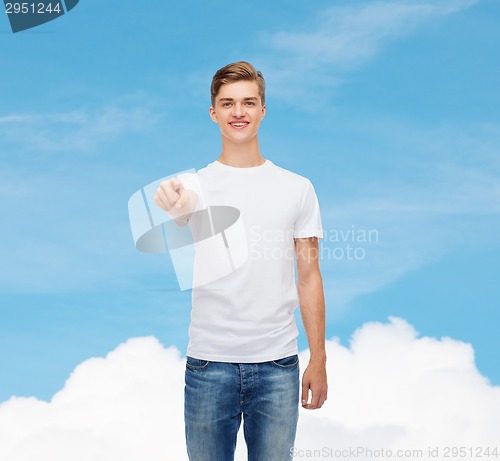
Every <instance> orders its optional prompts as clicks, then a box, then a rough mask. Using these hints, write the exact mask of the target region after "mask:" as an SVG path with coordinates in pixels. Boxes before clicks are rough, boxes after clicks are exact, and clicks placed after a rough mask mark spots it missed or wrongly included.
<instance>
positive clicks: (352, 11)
mask: <svg viewBox="0 0 500 461" xmlns="http://www.w3.org/2000/svg"><path fill="white" fill-rule="evenodd" d="M477 2H478V0H449V1H443V0H428V1H391V2H389V1H375V2H362V3H361V4H359V3H357V4H356V3H355V2H350V4H349V5H348V6H344V5H342V6H331V7H328V8H325V9H322V10H321V11H319V12H318V13H317V15H316V19H314V20H312V21H311V20H310V19H308V18H303V20H302V25H298V26H297V27H296V30H294V31H287V30H281V31H276V32H272V33H267V32H265V33H263V34H262V37H261V38H262V42H263V43H264V44H265V45H266V47H268V49H269V52H268V53H269V55H264V56H262V57H261V58H260V59H259V58H257V59H256V61H257V62H262V64H263V66H262V67H263V68H264V70H265V75H266V80H267V82H268V85H269V87H272V91H271V93H272V94H273V96H276V97H280V96H281V97H289V96H290V95H292V96H293V97H294V100H296V98H299V97H300V96H301V95H303V94H304V93H307V95H308V98H309V99H308V103H309V104H311V103H312V102H314V103H321V101H320V100H315V98H314V94H317V93H318V91H317V87H318V85H324V86H328V87H329V88H330V89H331V87H332V86H335V85H337V84H339V83H341V82H342V81H343V77H342V74H343V73H345V72H346V71H348V70H352V69H354V68H357V67H359V66H360V65H362V64H364V63H365V62H367V61H368V60H370V59H371V58H373V57H374V56H376V55H377V54H378V53H379V52H380V51H381V49H382V48H383V47H384V46H385V45H386V43H388V42H389V41H391V40H395V39H398V38H400V37H403V36H407V35H410V34H412V33H414V32H415V30H416V29H417V28H418V27H420V26H421V25H422V24H425V23H426V22H428V21H430V20H432V19H434V18H439V17H444V16H447V15H450V14H452V13H455V12H458V11H460V10H464V9H466V8H469V7H471V6H472V5H474V4H475V3H477ZM352 3H354V4H352ZM311 82H314V85H313V87H314V90H315V91H314V92H313V91H311ZM319 93H321V94H324V92H319Z"/></svg>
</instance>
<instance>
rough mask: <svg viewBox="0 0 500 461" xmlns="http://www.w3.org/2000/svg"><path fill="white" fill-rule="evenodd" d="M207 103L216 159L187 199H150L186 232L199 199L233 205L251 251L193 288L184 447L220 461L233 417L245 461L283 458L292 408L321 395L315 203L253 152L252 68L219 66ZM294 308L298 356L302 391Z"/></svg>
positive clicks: (261, 107) (173, 186)
mask: <svg viewBox="0 0 500 461" xmlns="http://www.w3.org/2000/svg"><path fill="white" fill-rule="evenodd" d="M211 96H212V105H211V107H210V117H211V118H212V120H213V121H214V122H216V123H217V124H218V126H219V129H220V133H221V138H222V152H221V154H220V156H219V158H218V159H217V160H215V161H214V162H212V163H210V164H209V165H208V166H207V167H205V168H203V169H201V170H199V171H198V173H197V174H196V176H197V180H198V181H199V185H200V189H199V190H198V192H197V190H196V188H193V187H191V186H190V185H189V184H188V183H186V182H183V180H182V179H181V178H179V179H171V180H169V181H164V182H162V183H161V185H160V187H159V188H158V191H157V193H156V196H155V201H156V203H157V204H158V205H159V206H160V207H161V208H163V209H164V210H165V211H166V212H167V213H168V214H169V216H170V217H171V218H172V219H174V220H176V221H177V223H178V224H179V225H184V224H186V223H189V224H190V225H192V226H193V225H196V223H195V221H196V219H197V217H196V215H197V213H194V211H196V210H197V209H198V208H199V204H200V202H202V201H203V202H204V204H205V205H207V204H210V205H222V206H230V207H234V208H236V209H238V210H239V211H240V213H241V218H242V221H243V224H244V227H245V233H246V236H247V238H248V242H247V244H248V248H251V250H252V251H250V252H249V254H250V257H249V258H248V259H247V260H246V261H245V263H244V264H243V265H242V266H241V267H239V268H237V269H236V270H234V271H232V272H231V273H230V274H229V275H226V276H224V277H222V278H220V279H218V280H215V281H213V282H210V283H207V284H205V285H202V286H198V287H195V288H193V292H192V313H191V325H190V328H189V335H190V342H189V346H188V351H187V357H186V375H185V415H184V416H185V429H186V443H187V451H188V455H189V459H190V460H191V461H232V460H233V459H234V452H235V448H236V437H237V432H238V430H239V427H240V424H241V420H242V418H243V430H244V437H245V441H246V444H247V449H248V460H249V461H284V460H289V459H291V458H292V453H293V449H292V447H293V445H294V440H295V433H296V427H297V420H298V409H299V400H301V403H302V406H303V408H305V409H311V410H312V409H317V408H320V407H321V406H322V405H323V403H324V401H325V400H326V397H327V378H326V353H325V305H324V296H323V286H322V279H321V274H320V270H319V264H318V239H319V238H322V236H323V234H322V228H321V218H320V212H319V206H318V200H317V197H316V194H315V192H314V188H313V186H312V184H311V182H310V181H309V180H308V179H306V178H304V177H302V176H299V175H297V174H295V173H292V172H290V171H288V170H285V169H283V168H281V167H278V166H277V165H275V164H274V163H272V162H271V161H270V160H269V159H265V158H264V157H263V156H262V155H261V152H260V150H259V142H258V131H259V126H260V123H261V121H262V120H263V118H264V116H265V114H266V105H265V85H264V79H263V77H262V74H261V73H260V72H258V71H256V70H255V69H254V67H253V66H252V65H251V64H249V63H247V62H237V63H234V64H229V65H227V66H225V67H223V68H222V69H220V70H218V71H217V73H216V74H215V75H214V77H213V80H212V85H211ZM200 191H202V193H201V192H200ZM270 236H273V238H270ZM290 255H291V256H290ZM294 255H295V256H294ZM294 257H295V258H296V262H297V282H296V281H295V274H294ZM299 305H300V312H301V316H302V320H303V323H304V328H305V331H306V335H307V339H308V342H309V348H310V359H309V363H308V364H307V367H306V368H305V371H304V373H303V376H302V389H301V388H300V376H299V360H298V355H297V354H298V349H297V335H298V330H297V326H296V324H295V317H294V311H295V309H296V307H297V306H299Z"/></svg>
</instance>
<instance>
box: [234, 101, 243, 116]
mask: <svg viewBox="0 0 500 461" xmlns="http://www.w3.org/2000/svg"><path fill="white" fill-rule="evenodd" d="M244 115H245V108H244V106H243V104H241V103H240V102H237V103H235V104H234V105H233V116H234V117H243V116H244Z"/></svg>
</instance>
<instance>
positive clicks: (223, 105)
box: [222, 102, 231, 107]
mask: <svg viewBox="0 0 500 461" xmlns="http://www.w3.org/2000/svg"><path fill="white" fill-rule="evenodd" d="M230 105H231V103H230V102H223V103H222V107H229V106H230Z"/></svg>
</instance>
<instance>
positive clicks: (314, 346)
mask: <svg viewBox="0 0 500 461" xmlns="http://www.w3.org/2000/svg"><path fill="white" fill-rule="evenodd" d="M297 288H298V293H299V301H300V314H301V317H302V323H303V324H304V329H305V331H306V335H307V341H308V343H309V350H310V352H311V357H310V360H311V361H319V362H321V361H325V360H326V351H325V297H324V294H323V282H322V279H321V274H320V273H319V271H315V272H313V273H311V274H308V275H307V277H303V278H302V279H300V278H299V281H298V287H297Z"/></svg>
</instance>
